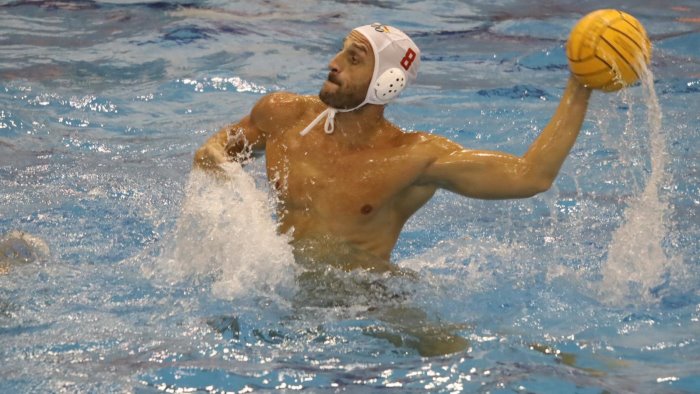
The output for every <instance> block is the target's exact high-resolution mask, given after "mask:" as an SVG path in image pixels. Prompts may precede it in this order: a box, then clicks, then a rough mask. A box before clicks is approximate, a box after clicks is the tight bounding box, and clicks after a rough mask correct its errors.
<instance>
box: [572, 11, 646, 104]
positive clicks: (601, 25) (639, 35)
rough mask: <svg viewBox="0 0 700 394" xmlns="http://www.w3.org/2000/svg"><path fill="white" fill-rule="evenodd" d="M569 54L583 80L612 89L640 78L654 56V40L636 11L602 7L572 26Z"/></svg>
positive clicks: (576, 71) (577, 76)
mask: <svg viewBox="0 0 700 394" xmlns="http://www.w3.org/2000/svg"><path fill="white" fill-rule="evenodd" d="M566 57H568V58H569V68H570V69H571V72H572V73H573V74H574V76H576V78H577V79H578V80H579V81H580V82H581V83H582V84H584V85H586V86H587V87H589V88H592V89H600V90H603V91H606V92H610V91H614V90H618V89H621V88H623V87H625V86H628V85H631V84H633V83H635V82H636V81H637V80H639V76H640V75H641V73H642V70H643V69H644V67H646V65H648V64H649V61H650V60H651V42H650V41H649V37H647V33H646V31H644V27H643V26H642V24H641V23H639V21H638V20H637V19H635V18H634V17H633V16H632V15H630V14H627V13H625V12H622V11H619V10H611V9H605V10H598V11H593V12H591V13H590V14H588V15H586V16H584V17H583V18H582V19H581V20H580V21H579V22H578V23H577V24H576V26H574V28H573V29H572V30H571V34H570V35H569V41H568V42H567V43H566Z"/></svg>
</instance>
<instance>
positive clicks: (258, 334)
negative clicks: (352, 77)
mask: <svg viewBox="0 0 700 394" xmlns="http://www.w3.org/2000/svg"><path fill="white" fill-rule="evenodd" d="M638 3H643V4H638ZM630 4H631V3H629V2H622V1H608V2H602V1H586V2H577V1H571V0H566V1H561V2H556V4H555V3H552V2H547V1H540V2H538V4H533V3H532V2H525V1H517V0H510V1H508V0H499V1H496V2H487V1H469V2H460V1H441V2H430V1H413V2H400V1H389V0H387V1H362V2H351V3H348V4H345V3H344V2H331V1H323V2H321V1H311V0H309V1H299V2H245V1H213V0H211V1H171V2H161V1H147V0H145V1H128V0H124V1H116V0H114V1H100V0H96V1H30V0H18V1H0V54H2V56H0V202H1V203H0V238H3V237H4V238H3V239H4V241H2V240H0V245H2V247H3V249H2V250H0V252H2V253H0V258H2V259H4V260H3V261H2V262H1V263H2V264H0V345H1V346H0V391H2V392H83V391H85V392H140V393H147V392H161V391H166V392H217V393H220V392H250V391H270V390H275V389H280V390H285V391H297V390H304V389H306V390H310V391H312V392H335V391H348V392H372V391H377V390H380V389H394V390H397V391H399V392H490V393H495V392H527V393H560V392H576V393H601V392H616V393H618V392H635V393H692V392H698V391H700V343H699V337H700V335H699V334H700V274H698V271H699V268H700V259H698V255H700V242H699V239H700V190H699V188H700V186H699V185H700V182H698V181H699V178H700V168H699V163H700V160H698V159H699V153H698V149H697V148H696V147H697V144H698V143H699V142H700V104H698V103H699V102H700V100H699V99H700V52H699V51H698V49H697V48H698V47H700V6H698V4H696V2H695V1H691V0H685V1H677V2H674V4H673V6H670V5H669V4H667V3H665V2H657V1H647V2H635V3H634V4H633V5H630ZM607 7H616V8H620V9H623V10H625V11H627V12H629V13H631V14H633V15H635V16H636V17H637V18H638V19H639V20H640V21H641V22H642V23H643V24H644V25H645V26H646V28H647V31H648V32H649V34H650V36H651V39H652V42H653V45H654V57H653V61H652V65H651V72H652V73H653V74H649V75H647V78H646V79H647V83H646V84H645V86H641V85H640V86H635V87H632V88H630V89H627V90H625V91H623V92H620V93H612V94H603V93H600V92H595V93H594V94H593V97H592V99H591V105H590V109H589V113H588V115H587V118H586V121H585V124H584V127H583V129H582V132H581V135H580V137H579V139H578V141H577V143H576V145H575V146H574V148H573V150H572V152H571V154H570V157H569V158H568V159H567V161H566V163H565V165H564V166H563V168H562V171H561V173H560V175H559V177H558V179H557V181H556V183H555V185H554V186H553V187H552V189H551V190H550V191H548V192H546V193H543V194H540V195H538V196H536V197H534V198H530V199H524V200H504V201H480V200H472V199H465V198H461V197H458V196H456V195H454V194H451V193H448V192H439V193H438V194H437V195H436V196H435V197H434V198H433V200H432V201H431V202H430V203H429V204H428V205H426V206H425V207H424V208H423V209H421V210H420V211H419V212H418V213H417V214H416V215H415V216H414V217H413V218H412V219H411V220H410V221H409V222H408V223H407V225H406V228H405V229H404V232H403V233H402V236H401V238H400V239H399V243H398V245H397V247H396V249H395V251H394V254H393V256H392V260H393V261H394V262H395V263H396V264H398V265H399V266H401V267H403V268H407V269H412V270H414V271H416V272H417V273H418V274H419V277H420V278H419V279H418V280H412V279H409V278H386V277H382V276H377V275H373V274H369V273H362V272H353V273H339V272H333V271H330V272H325V273H321V274H318V273H309V272H304V269H302V268H301V267H298V266H297V265H296V264H295V263H294V261H293V257H292V254H291V248H290V246H289V245H288V241H289V237H288V236H287V235H278V234H277V233H276V231H275V215H274V209H273V207H274V195H273V194H272V193H271V192H270V190H269V188H268V185H267V182H266V180H265V175H264V163H263V160H262V159H261V158H259V159H256V160H253V161H252V162H250V163H247V164H246V165H245V166H244V167H243V168H241V167H240V166H236V165H233V164H232V165H231V166H230V167H229V168H228V169H227V170H228V171H229V172H230V174H231V176H232V181H231V182H230V183H227V184H221V183H217V182H212V181H211V180H209V179H207V178H205V177H202V176H198V175H193V174H191V173H190V169H191V160H192V155H193V153H194V150H195V149H196V148H197V147H198V146H199V145H200V144H201V143H202V142H204V140H205V139H206V138H207V137H208V136H209V135H211V134H212V133H214V132H215V131H216V130H218V128H220V127H222V126H224V125H226V124H227V123H229V122H232V121H235V120H237V119H239V118H241V117H243V116H244V115H245V114H247V112H248V111H249V110H250V108H251V107H252V105H253V104H254V103H255V102H256V101H257V100H258V99H259V98H260V97H262V96H263V95H264V94H266V93H269V92H275V91H280V90H289V91H293V92H298V93H304V94H314V93H316V92H317V91H318V89H319V88H320V85H321V81H322V80H323V79H324V78H325V75H326V72H327V71H326V65H327V62H328V60H329V59H330V58H331V56H332V55H333V54H334V53H335V51H337V49H338V48H339V47H340V45H341V43H342V39H343V37H344V36H345V35H346V34H347V33H348V32H349V31H350V29H351V28H353V27H355V26H358V25H362V24H366V23H369V22H374V21H382V22H383V23H386V24H390V25H396V26H399V27H401V28H402V29H403V30H404V31H406V32H407V33H409V34H410V35H411V36H412V37H413V38H414V40H415V41H416V43H417V44H418V45H419V46H420V47H421V49H422V55H423V59H422V64H421V67H422V68H421V72H420V76H419V78H418V81H417V83H416V84H415V85H413V86H412V87H411V88H409V89H408V90H406V91H405V92H404V93H403V94H402V96H401V97H400V98H399V99H398V100H397V101H396V103H394V104H391V105H390V106H389V107H388V108H387V111H386V115H387V117H388V118H389V119H390V120H391V121H393V122H395V123H396V124H398V125H399V126H401V127H403V128H405V129H406V130H423V131H428V132H431V133H435V134H439V135H443V136H446V137H449V138H451V139H453V140H455V141H457V142H459V143H461V144H462V145H464V146H465V147H469V148H475V149H498V150H503V151H507V152H511V153H515V154H522V153H524V152H525V150H526V149H527V147H528V145H529V143H530V142H531V141H532V140H533V138H535V137H536V135H537V133H538V132H539V130H540V129H541V128H542V127H543V126H544V125H545V124H546V122H547V121H548V119H549V117H550V116H551V115H552V113H553V112H554V109H555V108H556V105H557V103H558V100H559V98H560V97H561V94H562V91H563V88H564V86H565V83H566V78H567V75H568V74H567V65H566V58H565V55H564V49H563V48H564V42H565V39H566V36H567V34H568V31H569V29H570V28H571V26H573V24H574V23H575V22H576V21H577V20H578V18H580V17H581V16H582V15H583V14H585V13H587V12H589V11H591V10H594V9H597V8H607ZM650 85H653V86H650ZM655 95H656V97H657V98H658V99H657V101H655V100H654V99H653V97H654V96H655ZM17 231H21V232H24V235H18V234H20V233H19V232H17ZM7 234H12V235H11V236H10V235H7ZM309 278H310V279H309ZM390 316H403V317H406V318H407V319H408V318H410V319H413V320H411V321H412V322H413V323H416V322H418V323H419V325H420V326H422V327H427V328H428V329H429V328H430V327H433V328H434V327H437V328H440V329H445V330H449V331H451V332H454V333H456V334H458V335H460V336H462V337H464V338H466V339H467V340H469V343H470V345H469V348H468V349H467V350H465V351H462V352H458V353H455V354H451V355H447V356H436V357H422V356H421V354H420V353H419V352H418V350H416V348H415V346H411V343H413V342H412V341H414V342H415V340H416V338H415V335H413V333H412V332H411V330H408V329H405V327H402V325H401V324H397V320H396V319H395V318H394V319H392V318H391V317H390ZM410 319H409V320H410Z"/></svg>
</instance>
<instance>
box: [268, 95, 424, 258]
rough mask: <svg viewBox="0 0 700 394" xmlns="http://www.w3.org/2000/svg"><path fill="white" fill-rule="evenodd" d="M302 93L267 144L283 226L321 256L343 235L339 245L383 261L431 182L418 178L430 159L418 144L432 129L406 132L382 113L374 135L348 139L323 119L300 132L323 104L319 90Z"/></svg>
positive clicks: (332, 250)
mask: <svg viewBox="0 0 700 394" xmlns="http://www.w3.org/2000/svg"><path fill="white" fill-rule="evenodd" d="M299 99H301V100H303V101H304V102H305V103H306V104H305V105H304V107H305V108H304V110H302V111H301V113H300V114H299V116H298V118H297V119H295V120H290V121H289V122H287V123H286V124H280V125H279V130H277V131H276V132H274V133H271V134H270V136H269V137H268V138H267V143H266V147H265V153H266V160H267V174H268V178H269V180H270V182H271V184H272V185H273V187H274V188H275V189H276V190H277V191H278V195H279V199H280V206H279V207H278V210H279V217H280V220H281V223H280V226H281V227H280V230H281V231H282V232H289V233H290V234H291V235H292V236H293V238H294V240H295V243H296V244H297V245H304V246H306V247H307V248H309V249H314V250H313V253H314V254H321V256H318V258H321V259H324V258H325V259H328V258H331V259H332V258H337V256H334V257H331V256H322V255H323V254H324V253H325V252H324V251H322V250H319V249H324V246H325V248H327V249H328V250H327V252H328V253H333V254H336V253H339V246H338V244H339V243H347V244H349V245H352V248H342V247H341V248H340V249H348V250H352V249H358V250H357V252H360V253H361V252H367V253H369V254H371V255H372V256H374V257H376V258H378V260H381V261H384V262H388V261H389V255H390V254H391V250H392V249H393V247H394V245H395V243H396V241H397V239H398V236H399V233H400V232H401V228H402V227H403V225H404V223H405V222H406V220H408V218H409V217H410V216H411V215H412V214H413V213H414V212H415V211H416V210H418V208H420V207H421V206H422V205H423V204H425V202H426V201H427V200H428V199H430V197H432V195H433V194H434V193H435V190H436V187H435V186H431V185H421V184H419V183H418V182H417V180H418V177H419V175H420V174H421V173H422V172H423V170H424V169H425V167H426V166H427V165H428V164H429V162H430V157H429V156H428V155H426V154H422V153H421V152H422V150H421V149H420V145H421V144H425V143H426V142H427V141H428V140H429V136H427V135H426V134H423V133H405V132H403V131H401V130H399V129H398V128H397V127H396V126H394V125H393V124H391V123H390V122H388V121H386V120H382V121H381V122H380V123H379V128H378V129H377V130H376V132H375V133H373V134H372V137H371V138H368V139H367V140H360V141H355V143H351V144H348V143H347V142H348V141H347V140H345V139H344V138H345V137H344V135H343V134H342V131H336V132H335V133H333V134H326V133H324V131H323V128H322V127H321V126H318V127H317V128H316V129H314V130H313V131H312V132H311V133H309V134H307V135H305V136H301V135H300V134H299V131H300V130H301V129H303V128H304V127H305V126H306V125H308V124H309V123H310V122H311V121H312V120H313V119H314V118H315V117H316V116H317V115H318V113H320V112H321V111H322V110H323V109H324V108H325V107H324V106H323V104H322V103H321V102H320V101H319V100H318V99H317V98H312V97H304V98H299ZM307 240H314V242H311V243H309V242H306V241H307ZM311 245H313V246H311ZM351 254H352V253H351ZM345 258H347V259H350V260H352V259H357V261H345V262H343V264H348V265H349V268H353V266H354V265H360V266H362V265H363V261H364V260H366V258H362V257H359V256H346V257H345ZM376 264H377V263H376V262H375V263H371V265H376ZM375 268H376V267H375Z"/></svg>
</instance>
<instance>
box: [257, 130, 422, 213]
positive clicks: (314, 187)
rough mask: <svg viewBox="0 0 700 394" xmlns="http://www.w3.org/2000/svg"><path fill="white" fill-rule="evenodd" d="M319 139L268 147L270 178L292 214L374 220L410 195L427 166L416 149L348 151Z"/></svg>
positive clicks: (283, 141) (271, 143) (291, 140)
mask: <svg viewBox="0 0 700 394" xmlns="http://www.w3.org/2000/svg"><path fill="white" fill-rule="evenodd" d="M314 137H316V138H307V137H303V138H287V139H280V140H278V141H269V143H268V146H267V152H266V154H267V170H268V177H269V179H270V181H271V183H272V184H273V185H274V187H275V188H276V189H277V191H278V194H279V197H280V200H281V201H282V203H283V204H284V205H285V208H286V209H293V210H305V211H309V212H313V213H314V214H316V215H324V216H329V217H334V216H335V217H337V218H339V219H340V218H341V217H346V216H353V217H356V216H358V215H359V216H360V217H373V216H375V215H376V214H377V213H378V212H382V211H386V209H387V208H388V207H390V206H391V205H392V203H393V202H394V201H395V200H396V199H398V198H401V196H402V195H404V194H405V193H407V190H408V189H410V187H411V185H412V184H413V183H414V182H415V180H416V177H417V176H418V174H419V173H420V171H421V170H422V169H423V168H424V166H425V163H424V162H423V161H422V160H420V159H419V158H416V157H415V156H413V155H411V149H410V146H406V145H388V146H386V145H385V146H381V147H371V146H370V147H363V148H361V149H348V148H347V147H343V148H341V147H340V146H339V145H338V144H335V143H333V141H332V140H325V141H324V140H323V138H329V137H328V136H323V135H321V136H314ZM331 138H332V137H331Z"/></svg>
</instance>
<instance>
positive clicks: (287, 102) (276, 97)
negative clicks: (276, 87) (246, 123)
mask: <svg viewBox="0 0 700 394" xmlns="http://www.w3.org/2000/svg"><path fill="white" fill-rule="evenodd" d="M315 101H319V100H318V98H316V100H314V97H313V96H302V95H298V94H294V93H289V92H275V93H270V94H267V95H265V96H263V97H262V98H261V99H260V100H258V102H257V103H256V104H255V106H254V107H253V110H252V111H251V113H250V119H251V121H252V122H253V124H254V125H255V126H256V127H257V128H259V129H260V130H263V131H266V132H272V131H274V130H276V129H278V128H279V126H280V125H285V124H290V123H291V122H294V121H295V120H297V119H299V117H300V116H302V115H303V114H304V113H305V112H306V111H307V110H308V109H309V108H310V107H311V106H314V105H315V104H316V103H315Z"/></svg>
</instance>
